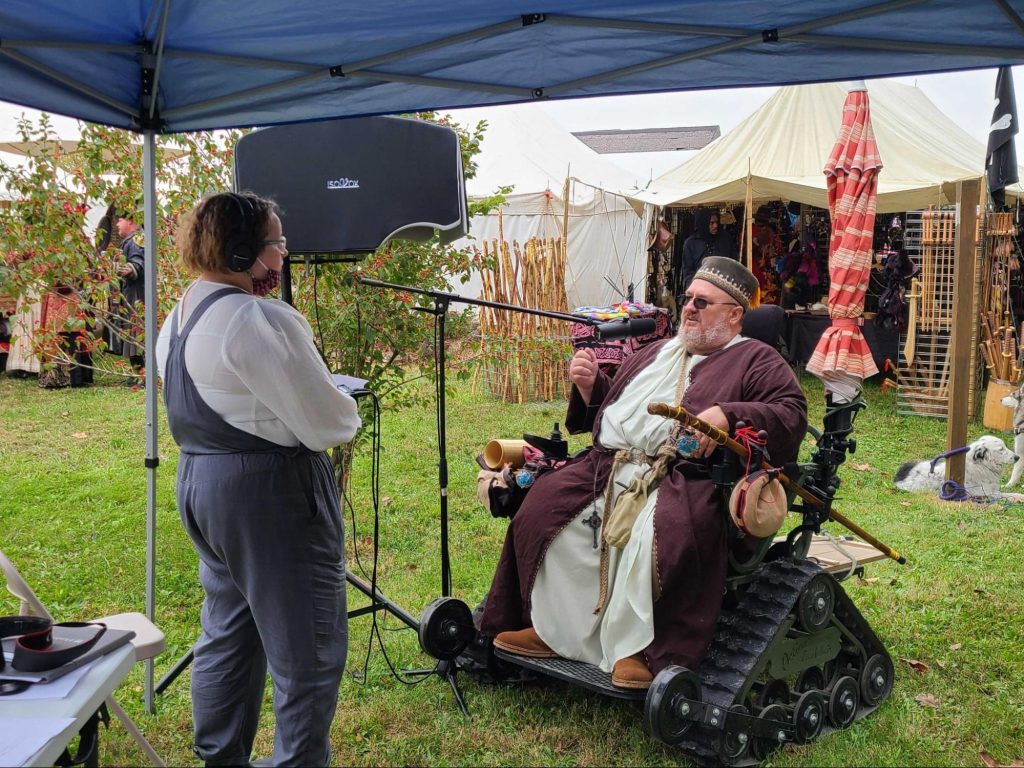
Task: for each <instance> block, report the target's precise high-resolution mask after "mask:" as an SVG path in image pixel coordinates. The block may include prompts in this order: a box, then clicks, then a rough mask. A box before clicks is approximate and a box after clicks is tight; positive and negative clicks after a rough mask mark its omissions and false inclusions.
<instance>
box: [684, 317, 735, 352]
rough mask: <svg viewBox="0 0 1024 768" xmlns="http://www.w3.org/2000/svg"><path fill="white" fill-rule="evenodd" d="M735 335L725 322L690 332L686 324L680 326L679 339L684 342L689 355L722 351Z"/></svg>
mask: <svg viewBox="0 0 1024 768" xmlns="http://www.w3.org/2000/svg"><path fill="white" fill-rule="evenodd" d="M734 335H735V334H734V333H733V332H732V330H731V329H730V328H729V324H728V323H727V322H725V321H724V320H722V321H720V322H718V323H715V324H714V325H711V326H705V327H704V328H700V329H699V330H693V331H688V330H687V329H686V324H685V322H684V323H682V324H680V326H679V339H680V340H681V341H682V342H683V348H684V349H685V350H686V351H687V352H688V353H689V354H691V355H692V354H695V352H696V350H698V349H701V350H704V352H703V353H700V354H706V353H707V352H709V351H714V350H716V349H721V348H722V347H724V346H725V345H726V344H728V343H729V340H730V339H731V338H732V337H733V336H734Z"/></svg>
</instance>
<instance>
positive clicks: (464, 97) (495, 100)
mask: <svg viewBox="0 0 1024 768" xmlns="http://www.w3.org/2000/svg"><path fill="white" fill-rule="evenodd" d="M173 5H174V8H175V9H176V10H180V11H181V12H180V13H179V14H178V15H177V16H173V15H172V13H171V11H172V0H152V2H151V4H149V7H148V9H146V3H145V2H139V0H103V2H97V3H95V4H93V5H91V6H90V8H89V12H88V13H84V12H76V13H66V12H65V8H66V7H67V6H70V0H10V2H6V3H5V4H4V6H3V9H2V10H0V99H2V100H5V101H11V102H15V103H18V104H24V105H25V106H29V107H34V108H37V109H43V110H47V111H52V112H55V113H58V114H67V115H71V116H74V117H77V118H79V119H82V120H88V121H91V122H97V123H103V124H106V125H111V126H114V127H120V128H126V129H129V130H133V131H136V132H139V133H141V134H142V136H143V185H144V190H143V193H144V225H145V227H146V228H147V230H148V231H149V232H151V233H155V232H156V228H157V221H156V183H155V154H156V153H155V148H156V141H155V137H156V134H157V133H176V132H182V131H190V130H213V129H220V128H230V127H237V126H252V125H276V124H283V123H289V122H302V121H310V120H321V119H328V118H336V117H355V116H365V115H373V114H394V113H401V112H413V111H417V110H423V109H438V108H453V107H459V106H477V105H479V106H483V105H492V104H501V103H508V102H513V101H534V100H538V99H544V98H574V97H587V96H599V95H600V96H608V95H616V94H634V93H658V92H666V91H677V90H686V89H690V90H699V89H707V88H722V87H739V86H757V85H781V84H786V83H799V82H816V81H835V80H845V79H850V78H853V77H862V78H870V77H880V76H885V75H891V74H913V73H924V72H942V71H954V70H963V69H975V68H983V67H995V66H998V65H1001V64H1020V63H1024V41H1021V40H1020V38H1024V17H1022V12H1024V0H991V4H990V5H988V6H985V5H983V4H975V5H974V6H972V8H971V13H972V16H973V22H974V23H973V24H972V25H971V26H970V28H968V29H963V28H962V25H960V26H957V25H953V24H951V23H950V21H951V20H952V19H953V18H955V16H956V14H957V13H958V12H959V11H960V6H959V5H958V3H957V2H956V0H888V2H882V3H876V4H873V5H862V6H859V7H852V8H850V7H848V6H850V5H851V3H850V2H847V1H846V0H823V2H822V3H820V4H818V6H817V7H816V8H815V9H813V10H809V9H808V7H807V4H806V3H801V2H799V0H777V2H776V3H774V4H772V5H771V7H770V8H765V7H762V6H759V5H757V4H753V3H749V2H747V1H746V0H723V1H720V2H717V3H713V4H712V3H702V2H700V0H687V1H686V2H681V1H680V0H651V1H650V2H648V3H645V4H644V5H643V6H642V7H641V8H640V10H637V7H635V6H633V4H631V3H628V2H622V1H621V0H618V2H615V0H609V2H607V3H605V4H603V5H602V6H601V7H600V8H599V9H598V10H597V11H596V12H597V13H602V14H604V15H603V16H598V17H587V16H581V15H578V13H580V12H592V4H588V3H586V2H584V1H583V0H549V2H548V6H549V8H550V12H543V13H537V12H529V13H519V14H514V13H513V14H511V15H510V16H509V17H508V18H502V17H500V16H498V17H495V14H496V13H498V12H500V13H502V14H504V13H507V11H506V10H504V9H501V10H500V11H498V12H496V11H494V10H492V9H490V8H488V7H481V6H480V4H479V3H477V2H475V0H459V1H458V2H450V3H448V4H447V5H446V6H445V7H444V8H443V9H440V8H434V7H433V6H431V5H428V4H422V3H416V4H414V3H410V2H408V0H384V1H383V2H379V3H377V4H375V5H374V6H373V7H372V8H370V9H369V10H366V9H362V8H360V14H361V15H360V17H359V18H358V19H357V21H358V22H359V23H360V24H356V23H355V22H353V21H352V20H350V19H348V18H346V11H347V8H346V7H345V6H344V5H343V4H337V3H331V2H328V1H327V0H297V1H296V2H293V3H292V4H290V6H289V8H288V9H287V10H284V9H281V8H280V7H279V5H278V4H277V3H275V2H272V0H252V2H250V3H246V4H203V3H201V2H197V0H174V2H173ZM339 5H341V7H339ZM354 5H355V4H354ZM822 6H825V7H827V8H828V11H826V12H824V13H821V11H820V10H819V9H820V8H821V7H822ZM1015 6H1016V7H1015ZM506 8H507V6H506ZM993 8H994V9H997V10H998V11H999V13H998V14H994V13H992V11H993ZM79 10H80V9H79ZM139 10H146V11H147V12H146V18H145V20H144V22H143V23H141V24H134V25H133V21H134V20H133V18H132V14H133V13H135V14H137V13H138V11H139ZM521 10H524V11H525V10H527V9H525V8H523V9H521ZM530 10H531V11H532V10H535V9H530ZM560 11H561V12H560ZM903 11H912V12H916V13H917V15H914V16H913V19H914V20H917V19H924V20H928V21H933V22H935V23H934V24H932V25H931V26H932V28H931V29H923V30H921V31H920V32H916V30H915V28H914V25H913V24H909V23H907V20H908V17H907V16H906V15H900V12H903ZM695 13H696V14H699V13H703V14H704V15H705V16H710V15H715V16H720V17H721V18H725V19H731V18H740V17H742V18H750V19H752V22H751V27H750V28H742V27H736V26H718V25H714V24H708V25H707V26H703V25H693V24H689V23H681V22H685V21H687V20H688V19H689V18H691V17H692V16H693V15H695ZM258 14H262V15H263V16H264V19H263V20H264V21H265V20H266V17H268V16H272V15H274V14H280V15H291V16H292V17H294V18H296V19H297V20H298V21H301V22H304V25H303V24H301V23H298V21H297V23H296V24H295V25H293V29H291V30H290V32H291V34H290V36H289V35H286V34H283V33H282V30H281V29H277V28H268V27H267V26H266V25H261V24H251V23H250V24H248V25H247V24H246V22H248V21H249V20H250V19H252V18H254V17H255V16H257V15H258ZM303 14H304V15H303ZM442 14H443V16H442ZM631 14H632V16H633V18H630V15H631ZM644 14H645V15H646V18H638V16H641V15H644ZM888 14H894V15H893V16H890V17H889V18H886V16H887V15H888ZM985 14H988V15H985ZM807 15H811V16H812V18H806V17H807ZM997 15H998V16H999V17H1003V21H1004V22H1006V21H1007V20H1008V24H1009V25H1010V27H1012V30H1011V32H1012V33H1013V34H1009V33H1008V32H1007V31H1006V30H1004V29H1003V27H1002V26H1001V25H1000V24H997V23H996V21H995V19H996V16H997ZM300 16H301V19H300ZM776 18H779V19H782V20H783V21H784V22H785V23H783V24H782V25H781V26H777V25H772V24H771V22H772V21H773V20H774V19H776ZM40 19H42V20H43V21H44V22H45V24H46V25H47V29H48V31H49V32H50V33H51V34H52V35H53V38H54V39H52V40H48V39H40V38H39V37H38V36H37V35H36V34H35V31H36V30H38V29H39V28H40ZM481 20H482V21H485V22H488V23H482V24H481V23H479V22H480V21H481ZM758 20H760V21H761V22H762V23H761V24H758V23H757V22H758ZM870 20H875V21H877V22H879V24H881V26H876V27H871V26H870V25H867V26H865V27H860V26H858V22H865V21H870ZM677 21H678V22H680V23H677ZM426 22H431V23H426ZM441 22H443V25H444V26H445V27H446V28H448V29H450V30H451V31H452V33H451V34H448V35H442V36H440V37H435V38H434V39H416V38H417V37H419V38H422V37H425V36H426V37H429V35H431V34H432V33H433V30H436V29H437V28H438V26H439V24H440V23H441ZM941 22H945V23H941ZM189 24H191V25H192V27H189ZM460 24H464V25H465V24H468V25H470V26H469V28H468V29H463V30H458V27H459V25H460ZM178 25H180V27H181V28H179V26H178ZM841 26H845V27H846V28H844V29H842V30H840V31H837V33H835V34H824V33H823V32H822V30H824V29H828V28H833V27H841ZM349 27H353V28H354V29H355V33H354V34H353V36H352V37H351V38H350V39H349V38H346V34H347V33H348V32H349ZM877 29H885V33H886V37H879V38H876V37H871V36H869V34H865V32H866V33H872V32H875V31H876V30H877ZM172 30H173V32H174V33H175V35H177V36H178V37H182V38H185V37H187V39H188V40H189V44H190V45H193V46H194V49H186V48H182V47H178V46H176V45H168V44H167V42H168V39H169V38H170V37H171V34H172ZM225 30H231V31H232V32H237V34H236V35H233V36H232V37H231V39H230V40H228V39H226V38H225V35H224V34H223V33H224V31H225ZM587 30H594V31H595V32H596V33H595V34H594V35H592V36H590V37H583V35H585V33H586V31H587ZM570 31H573V32H571V33H570ZM359 32H363V33H368V32H373V33H376V37H374V36H373V35H370V34H367V35H366V37H367V38H369V40H368V42H366V43H365V44H364V45H363V40H362V39H360V38H358V37H356V36H355V35H356V33H359ZM117 33H124V34H125V39H127V37H128V35H131V34H132V33H135V34H134V38H133V41H132V42H118V41H117V40H115V39H105V40H104V39H101V40H97V39H95V38H103V37H106V38H111V37H112V36H114V35H115V34H117ZM616 33H620V34H616ZM847 33H849V34H847ZM858 33H859V34H858ZM915 33H917V37H915ZM509 35H511V36H513V37H509ZM644 35H650V37H649V38H645V37H643V36H644ZM560 36H565V37H566V38H567V40H568V41H569V42H570V43H571V44H572V57H571V58H570V59H568V60H567V61H566V62H560V61H558V59H557V55H556V54H557V53H558V46H557V43H558V42H559V38H560ZM893 36H895V37H893ZM965 36H966V37H969V38H970V40H973V41H974V42H973V43H972V42H970V41H969V42H967V43H963V42H959V41H960V40H961V39H963V38H964V37H965ZM720 38H725V40H724V41H719V42H715V43H712V44H710V45H708V44H705V41H706V40H707V39H720ZM265 39H272V40H273V41H274V43H275V45H277V46H278V48H279V50H282V51H283V52H284V53H285V54H287V53H288V51H295V52H297V53H302V54H304V55H308V56H309V57H310V58H311V59H316V58H317V57H320V58H321V59H323V58H327V57H328V56H330V55H332V52H334V51H337V50H353V51H355V52H356V53H358V54H361V55H360V57H359V58H357V59H356V60H355V61H353V62H350V63H347V64H346V63H335V64H330V65H326V64H323V63H320V62H318V61H307V62H303V61H291V60H287V59H286V58H282V59H265V58H258V57H249V56H244V55H240V52H242V51H245V50H247V49H249V48H251V47H252V46H253V45H255V44H258V43H260V42H261V41H262V40H265ZM391 40H400V41H402V42H403V43H405V44H404V45H400V46H398V47H392V49H391V50H387V49H386V48H387V46H388V45H389V44H390V41H391ZM1018 43H1019V44H1018ZM553 44H554V45H553ZM360 45H362V47H360ZM374 45H376V46H377V47H378V48H384V50H377V49H374V47H373V46H374ZM463 45H465V46H467V48H468V50H462V47H461V46H463ZM203 46H207V49H204V47H203ZM232 46H234V48H233V47H232ZM688 46H689V47H688ZM864 50H874V51H878V52H880V53H885V54H886V55H885V56H882V55H879V56H877V57H874V58H872V59H869V60H868V61H864V60H863V58H864V57H860V58H858V59H857V61H856V62H855V61H853V60H852V59H851V58H849V57H846V58H844V55H846V54H849V53H851V52H862V51H864ZM609 51H611V52H612V53H613V54H617V55H618V57H619V58H620V59H623V60H624V61H616V60H615V56H614V55H613V56H612V59H613V61H614V65H613V66H612V67H611V68H608V66H607V64H606V62H607V61H608V58H609V56H608V54H609ZM439 52H443V53H445V54H447V57H445V56H436V57H433V58H432V57H431V56H430V55H429V54H437V53H439ZM362 54H365V55H362ZM730 54H736V57H730ZM764 54H767V55H764ZM758 55H763V58H760V59H758V58H756V57H757V56H758ZM644 56H646V57H648V58H647V59H646V60H639V61H638V60H637V58H638V57H644ZM929 57H932V58H929ZM548 58H550V59H551V61H552V62H553V63H554V64H555V65H554V66H550V65H549V66H546V67H545V68H544V69H543V70H541V69H538V68H537V61H539V60H541V59H548ZM133 59H138V61H137V63H136V62H134V61H133ZM809 61H814V62H815V63H816V66H815V67H810V66H808V62H809ZM183 62H185V63H188V62H209V63H211V64H214V65H220V66H221V67H222V68H226V67H230V68H231V69H230V70H228V69H223V71H220V70H218V71H217V73H216V75H217V76H216V77H213V78H212V80H211V73H210V72H207V71H203V72H199V73H197V72H196V71H195V70H194V69H193V70H189V68H188V67H181V66H178V65H179V64H181V63H183ZM496 62H498V63H499V64H500V65H496ZM512 63H514V64H515V65H516V66H510V64H512ZM563 63H566V64H571V66H566V67H563V66H561V65H562V64H563ZM691 63H693V64H700V65H702V67H703V68H701V66H697V67H695V68H694V69H692V70H688V69H681V68H680V65H683V64H691ZM620 64H621V65H620ZM384 65H389V66H391V67H393V68H395V69H396V70H397V68H398V65H403V66H405V67H406V68H407V69H406V70H405V71H385V70H382V69H379V67H381V66H384ZM452 70H456V71H455V72H452ZM467 71H468V72H471V73H472V75H474V76H475V75H476V74H477V73H479V72H486V74H487V76H486V77H481V78H480V79H479V80H474V79H470V78H469V77H467V76H466V75H465V74H463V73H465V72H467ZM564 72H566V73H568V75H570V76H569V77H568V79H564V80H561V81H558V80H556V79H554V78H555V77H557V75H562V76H565V75H563V73H564ZM275 73H286V74H287V75H288V76H287V77H285V79H277V80H274V79H272V77H271V75H273V74H275ZM295 73H298V74H297V76H293V75H295ZM538 73H542V74H541V75H539V74H538ZM555 73H557V74H555ZM460 74H462V76H461V77H460V76H459V75H460ZM204 78H205V79H204ZM502 78H506V79H507V82H503V81H502ZM545 78H551V79H552V81H551V82H545V81H544V80H545ZM527 79H534V80H535V82H532V83H529V84H524V83H523V81H525V80H527ZM679 83H686V84H687V87H686V88H680V87H679ZM165 84H167V85H168V87H167V89H166V90H164V85H165ZM396 85H404V86H410V87H407V88H398V89H393V88H392V89H390V90H389V86H396ZM174 86H181V87H179V89H178V91H175V90H174ZM214 86H216V87H214ZM104 87H106V88H107V89H108V90H104ZM377 88H380V89H381V90H374V89H377ZM108 91H109V92H108ZM182 93H184V94H185V97H184V98H182V99H181V101H180V103H178V102H176V101H175V99H176V98H177V97H179V96H181V94H182ZM196 93H201V94H203V96H204V97H203V98H202V99H199V100H193V98H192V95H193V94H196ZM281 96H286V97H288V98H287V99H283V100H281V101H273V100H272V99H273V98H277V97H281ZM156 240H157V238H156V237H147V238H146V244H145V259H146V270H145V296H146V302H147V306H148V307H150V308H151V311H148V312H146V319H145V329H146V340H145V346H146V357H147V361H148V362H147V364H148V365H149V366H150V368H151V370H152V366H153V364H154V363H155V360H156V354H155V346H156V337H157V331H158V329H157V326H156V315H157V313H156V312H155V311H152V310H153V309H154V308H155V307H156V305H157V304H156V301H157V290H156V286H157V277H158V275H157V259H156V248H155V246H156ZM156 397H157V389H156V382H155V377H154V376H153V375H147V377H146V457H145V466H146V470H147V479H146V508H147V509H146V538H147V545H146V613H147V616H149V617H150V618H151V619H152V618H153V617H154V611H155V598H154V594H155V568H156V512H155V510H156V469H157V465H158V463H159V458H158V452H157V401H156ZM146 667H147V669H146V706H147V708H148V709H152V701H153V667H152V661H151V660H150V661H147V663H146Z"/></svg>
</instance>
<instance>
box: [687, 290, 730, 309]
mask: <svg viewBox="0 0 1024 768" xmlns="http://www.w3.org/2000/svg"><path fill="white" fill-rule="evenodd" d="M691 302H692V303H693V308H694V309H696V310H697V311H698V312H700V311H701V310H704V309H707V308H708V307H710V306H711V305H712V304H729V305H731V306H733V307H738V306H739V304H737V303H736V302H735V301H708V300H707V299H705V298H704V297H703V296H691V295H690V294H688V293H687V294H684V295H683V306H684V307H685V306H686V305H687V304H689V303H691Z"/></svg>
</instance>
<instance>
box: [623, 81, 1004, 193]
mask: <svg viewBox="0 0 1024 768" xmlns="http://www.w3.org/2000/svg"><path fill="white" fill-rule="evenodd" d="M848 89H849V84H848V83H823V84H820V85H798V86H787V87H784V88H780V89H779V90H778V92H777V93H776V94H775V95H774V96H773V97H772V98H771V99H769V100H768V101H767V102H765V104H764V105H763V106H762V107H761V108H760V109H759V110H757V111H756V112H754V113H753V114H752V115H750V117H748V118H747V119H746V120H744V121H743V122H742V123H740V124H739V125H738V126H736V128H734V129H733V130H732V131H730V132H729V133H728V134H726V135H725V136H722V137H721V138H719V139H717V140H716V141H713V142H712V143H711V144H708V146H706V147H705V148H704V149H702V150H701V151H700V152H699V153H698V154H697V155H695V156H694V157H692V158H691V159H690V160H689V161H687V162H686V163H684V164H683V165H681V166H679V167H678V168H675V169H673V170H671V171H668V172H667V173H665V174H663V175H662V176H660V177H658V178H657V179H655V180H654V181H653V182H652V183H651V184H650V185H649V186H648V187H647V188H646V189H644V190H642V191H640V192H635V193H631V194H630V195H629V196H630V198H631V199H633V200H635V201H638V202H643V203H648V204H652V205H658V206H668V205H696V204H701V203H721V202H742V201H743V200H744V196H745V195H746V189H747V174H748V172H749V174H750V177H751V185H752V188H753V197H754V199H759V200H793V201H796V202H801V203H806V204H809V205H814V206H817V207H819V208H826V207H827V200H826V188H825V174H824V173H823V172H822V171H823V168H824V167H825V161H826V160H827V159H828V156H829V153H830V152H831V150H832V146H833V144H834V143H835V140H836V136H837V135H838V133H839V123H840V120H841V118H842V109H843V101H844V100H845V99H846V93H847V91H848ZM868 94H869V95H870V97H871V122H872V125H873V126H874V131H875V138H876V140H877V142H878V149H879V152H880V154H881V156H882V163H883V168H882V171H881V173H880V174H879V183H878V211H879V212H880V213H884V212H895V211H909V210H918V209H921V208H927V207H928V206H929V205H948V204H952V203H954V202H955V201H956V182H957V181H959V180H962V179H967V178H977V177H979V176H981V175H983V174H984V171H985V146H984V145H983V144H981V143H980V142H979V141H977V140H976V139H974V138H973V137H972V136H970V135H969V134H968V133H967V132H966V131H964V130H963V129H962V128H960V126H958V125H957V124H956V123H955V122H953V120H951V119H950V118H949V117H947V116H946V115H945V114H943V113H942V112H941V111H940V110H939V109H938V108H937V107H936V106H935V105H934V104H932V102H931V101H929V100H928V97H927V96H925V95H924V93H923V92H922V91H921V90H920V89H919V88H916V87H914V86H910V85H903V84H901V83H894V82H889V81H883V80H872V81H869V82H868ZM1021 177H1022V178H1024V172H1022V173H1021ZM1015 191H1017V192H1021V187H1020V185H1017V186H1016V187H1014V188H1011V189H1008V190H1007V197H1008V198H1013V197H1015V196H1016V195H1015V194H1014V192H1015ZM1022 194H1024V193H1022Z"/></svg>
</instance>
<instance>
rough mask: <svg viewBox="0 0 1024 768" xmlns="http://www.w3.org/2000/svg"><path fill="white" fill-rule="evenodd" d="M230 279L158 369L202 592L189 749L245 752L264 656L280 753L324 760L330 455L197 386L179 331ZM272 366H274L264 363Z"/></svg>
mask: <svg viewBox="0 0 1024 768" xmlns="http://www.w3.org/2000/svg"><path fill="white" fill-rule="evenodd" d="M236 291H237V289H235V288H226V289H224V290H220V291H217V292H216V293H214V294H212V295H210V296H208V297H207V298H206V299H204V300H203V301H202V302H200V303H199V305H198V306H196V307H195V308H194V309H193V311H192V313H191V316H190V317H189V318H188V322H187V323H186V324H185V326H184V328H183V329H182V330H181V332H180V335H179V331H178V314H179V313H180V311H181V309H180V305H179V310H178V312H176V313H175V315H174V318H173V321H172V325H171V336H170V351H169V353H168V356H167V364H166V366H165V371H164V403H165V405H166V407H167V421H168V422H169V424H170V428H171V434H172V435H173V436H174V439H175V441H176V442H177V443H178V445H179V446H181V458H180V460H179V463H178V487H177V496H178V510H179V512H180V514H181V521H182V523H183V524H184V526H185V530H186V531H187V532H188V535H189V537H190V538H191V539H192V543H193V544H194V545H195V548H196V550H197V551H198V553H199V577H200V581H201V582H202V585H203V589H204V591H205V593H206V594H205V599H204V600H203V610H202V634H201V636H200V638H199V640H198V642H197V643H196V646H195V663H194V666H193V669H192V716H193V721H194V723H195V752H196V754H197V755H199V757H201V758H202V759H203V760H205V761H206V763H207V764H208V765H210V764H213V765H245V764H247V763H248V761H249V758H250V755H251V752H252V744H253V739H254V738H255V736H256V730H257V726H258V723H259V715H260V705H261V703H262V698H263V691H264V687H265V684H266V674H267V667H268V666H269V668H270V676H271V679H272V681H273V684H274V715H275V720H276V729H275V732H274V754H273V758H272V760H273V763H274V764H275V765H312V766H321V765H326V764H327V763H328V761H329V760H330V756H331V748H330V740H329V729H330V725H331V721H332V719H333V718H334V710H335V707H336V706H337V700H338V686H339V684H340V682H341V676H342V673H343V671H344V669H345V656H346V653H347V651H348V625H347V616H346V608H345V548H344V529H343V527H342V518H341V513H340V510H339V508H338V494H337V490H336V486H335V483H334V475H333V472H332V470H331V463H330V460H329V459H328V458H327V455H326V454H325V453H324V452H322V451H321V452H313V451H310V450H309V449H307V448H305V447H304V446H301V445H300V446H299V447H297V448H287V447H285V446H281V445H277V444H275V443H272V442H270V441H268V440H264V439H263V438H260V437H257V436H255V435H251V434H249V433H247V432H244V431H242V430H240V429H238V428H236V427H233V426H231V425H230V424H228V423H227V422H226V421H224V419H222V418H221V417H220V416H219V415H218V414H217V413H216V412H215V411H214V410H213V409H212V408H210V406H208V405H207V404H206V402H205V401H204V400H203V399H202V397H200V395H199V392H198V391H197V390H196V387H195V383H194V382H193V381H192V378H191V377H190V376H189V374H188V371H187V370H186V368H185V343H186V341H187V339H188V335H189V332H190V331H191V330H192V328H193V327H194V326H195V324H196V322H197V321H198V320H199V318H200V317H201V316H202V315H203V313H204V312H206V310H207V309H208V308H209V307H210V306H211V305H212V304H213V303H214V302H215V301H217V300H218V299H220V298H221V297H223V296H225V295H227V294H229V293H234V292H236ZM267 375H268V376H277V375H280V372H279V371H272V370H268V371H267Z"/></svg>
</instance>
